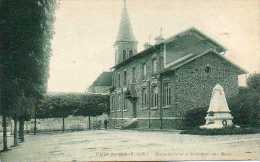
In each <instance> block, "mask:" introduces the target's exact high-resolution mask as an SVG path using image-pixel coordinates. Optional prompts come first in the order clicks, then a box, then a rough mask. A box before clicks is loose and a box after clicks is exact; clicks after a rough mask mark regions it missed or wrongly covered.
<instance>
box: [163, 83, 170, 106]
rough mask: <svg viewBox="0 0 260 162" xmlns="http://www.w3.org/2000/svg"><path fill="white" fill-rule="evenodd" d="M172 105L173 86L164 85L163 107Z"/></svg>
mask: <svg viewBox="0 0 260 162" xmlns="http://www.w3.org/2000/svg"><path fill="white" fill-rule="evenodd" d="M167 105H171V86H170V83H168V82H167V83H164V84H163V106H167Z"/></svg>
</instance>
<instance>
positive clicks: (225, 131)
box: [181, 127, 260, 135]
mask: <svg viewBox="0 0 260 162" xmlns="http://www.w3.org/2000/svg"><path fill="white" fill-rule="evenodd" d="M259 132H260V131H259V130H258V129H253V128H235V127H230V128H224V129H200V128H194V129H190V130H184V131H182V132H181V134H194V135H234V134H253V133H259Z"/></svg>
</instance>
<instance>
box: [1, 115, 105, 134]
mask: <svg viewBox="0 0 260 162" xmlns="http://www.w3.org/2000/svg"><path fill="white" fill-rule="evenodd" d="M105 119H107V115H101V116H96V117H92V116H91V117H90V129H102V128H104V120H105ZM0 124H1V121H0ZM7 124H8V127H7V131H8V133H10V134H12V132H13V125H14V123H13V120H11V119H8V122H7ZM36 128H37V132H50V131H61V130H62V128H63V121H62V118H46V119H37V120H36ZM64 128H65V131H66V130H88V129H89V117H84V116H69V117H67V118H65V119H64ZM24 130H25V132H26V133H32V132H33V131H34V119H31V120H30V121H25V123H24ZM2 131H3V130H2V127H0V132H2Z"/></svg>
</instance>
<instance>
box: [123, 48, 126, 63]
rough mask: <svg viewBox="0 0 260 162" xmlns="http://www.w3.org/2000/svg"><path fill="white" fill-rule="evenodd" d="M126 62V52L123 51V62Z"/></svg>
mask: <svg viewBox="0 0 260 162" xmlns="http://www.w3.org/2000/svg"><path fill="white" fill-rule="evenodd" d="M125 60H126V50H123V61H125Z"/></svg>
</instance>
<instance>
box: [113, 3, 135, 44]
mask: <svg viewBox="0 0 260 162" xmlns="http://www.w3.org/2000/svg"><path fill="white" fill-rule="evenodd" d="M123 3H124V4H123V9H122V13H121V20H120V25H119V31H118V34H117V38H116V42H136V39H135V36H134V33H133V29H132V25H131V22H130V18H129V16H128V12H127V5H126V0H123Z"/></svg>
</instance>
